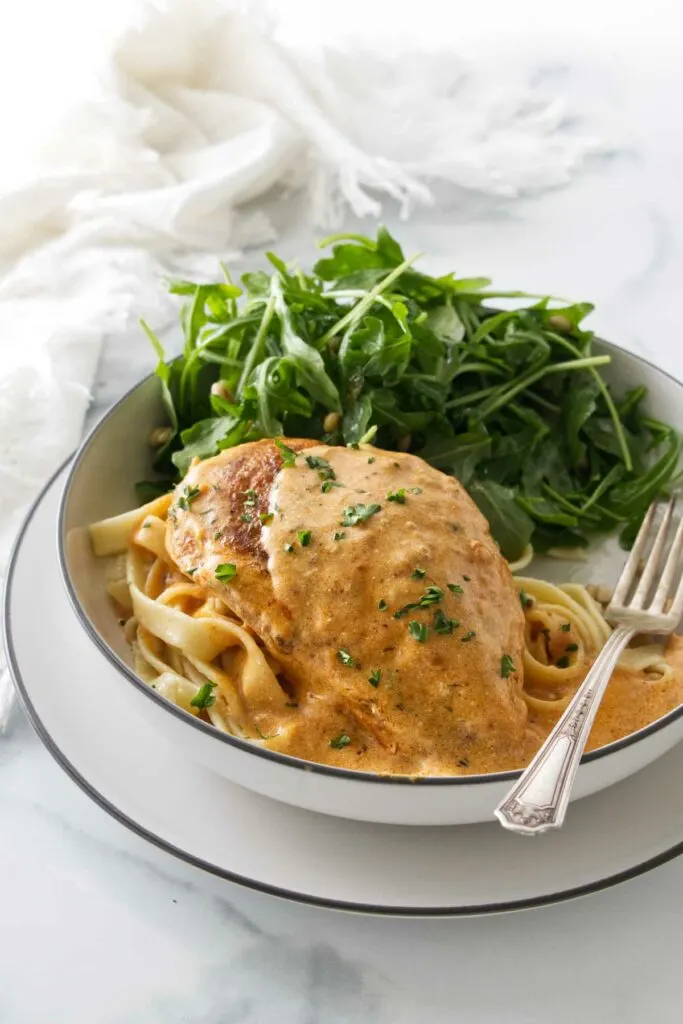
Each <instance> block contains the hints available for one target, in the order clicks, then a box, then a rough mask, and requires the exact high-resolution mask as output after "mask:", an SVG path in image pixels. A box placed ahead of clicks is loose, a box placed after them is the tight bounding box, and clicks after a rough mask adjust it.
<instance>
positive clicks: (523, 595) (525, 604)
mask: <svg viewBox="0 0 683 1024" xmlns="http://www.w3.org/2000/svg"><path fill="white" fill-rule="evenodd" d="M519 601H520V604H521V605H522V608H524V609H525V610H526V609H527V608H531V606H532V604H533V603H534V602H533V600H532V598H530V597H529V595H528V594H527V592H526V590H520V592H519Z"/></svg>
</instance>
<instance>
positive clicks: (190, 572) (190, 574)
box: [187, 566, 197, 576]
mask: <svg viewBox="0 0 683 1024" xmlns="http://www.w3.org/2000/svg"><path fill="white" fill-rule="evenodd" d="M196 571H197V566H195V567H194V569H188V570H187V575H188V576H194V574H195V573H196Z"/></svg>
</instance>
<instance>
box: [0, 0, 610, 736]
mask: <svg viewBox="0 0 683 1024" xmlns="http://www.w3.org/2000/svg"><path fill="white" fill-rule="evenodd" d="M139 13H140V18H139V19H138V24H137V25H136V26H135V28H130V29H129V30H127V31H125V32H124V33H123V34H121V35H119V36H118V38H116V39H115V40H114V41H113V43H112V46H111V50H110V55H109V60H108V63H107V66H106V67H104V68H103V69H102V75H101V79H100V87H99V92H98V93H97V94H95V95H93V96H91V97H90V98H89V99H88V100H87V102H83V104H82V105H81V106H80V108H79V109H76V110H72V111H69V112H68V115H67V116H65V118H64V119H63V121H62V122H61V124H60V125H59V128H58V130H56V131H55V132H54V134H53V137H52V138H49V139H46V140H45V146H44V149H43V153H42V156H41V159H40V161H39V163H38V164H37V165H36V166H35V168H34V173H33V175H32V176H31V177H29V178H28V179H26V180H24V181H22V182H21V184H19V185H16V186H15V187H13V188H8V189H6V190H5V192H4V193H0V224H2V231H1V232H0V579H2V578H3V577H4V575H5V572H6V567H7V557H8V552H9V549H10V545H11V541H12V538H13V536H14V535H15V533H16V530H17V528H18V525H19V522H20V520H21V517H22V516H23V514H24V512H25V510H26V508H27V506H28V504H29V503H30V502H31V500H32V499H33V498H34V497H35V496H36V494H37V493H38V491H39V489H40V487H41V486H42V484H43V483H44V482H45V480H46V479H47V478H48V476H49V475H50V473H51V472H52V471H54V469H55V468H56V467H57V466H58V465H59V463H60V462H61V461H62V460H63V459H64V458H65V457H66V456H67V455H68V453H69V452H70V451H71V450H72V449H73V448H74V447H75V445H76V444H77V442H78V439H79V437H80V434H81V431H82V426H83V418H84V415H85V412H86V409H87V406H88V402H89V397H90V389H91V386H92V383H93V380H94V375H95V372H96V367H97V363H98V358H99V355H100V350H101V346H102V343H103V339H105V338H108V339H110V340H109V343H110V344H112V345H115V344H116V338H117V336H119V337H120V336H121V335H122V334H123V332H125V331H126V330H127V329H129V327H130V324H131V323H132V322H133V321H134V319H135V318H137V317H138V316H139V315H140V314H141V313H142V312H144V313H145V315H146V317H147V318H148V319H149V320H150V321H151V322H153V323H155V322H156V323H157V324H158V323H159V322H160V321H163V319H164V318H165V317H167V316H168V315H169V314H170V307H169V306H168V299H166V298H165V297H164V295H163V293H162V291H161V289H160V287H159V281H158V278H159V276H160V274H161V273H163V272H168V271H169V270H177V269H178V268H182V270H184V271H189V272H192V271H193V270H194V271H195V272H201V268H204V269H205V268H206V266H207V257H212V258H213V257H218V256H220V257H221V258H223V259H225V258H226V257H227V258H229V256H230V254H231V253H233V254H234V253H235V251H238V250H240V249H241V248H242V247H244V246H246V245H250V246H254V245H256V246H260V245H263V244H265V243H267V242H270V241H271V240H272V238H273V237H274V234H275V232H274V228H273V225H272V224H271V223H270V221H269V219H268V217H267V216H266V214H265V212H264V211H263V209H261V208H260V207H259V199H260V198H261V197H264V196H265V194H266V193H268V192H269V191H272V189H273V188H274V187H277V188H279V189H281V190H283V191H284V192H285V194H286V192H287V190H292V189H295V188H296V189H304V190H306V191H307V193H308V198H309V203H310V216H311V220H312V222H315V223H317V224H320V225H327V226H332V225H334V224H336V223H337V222H338V221H339V219H340V217H341V216H342V215H343V211H344V210H345V209H350V210H351V211H352V212H353V213H354V214H356V215H359V216H369V217H376V216H377V215H378V214H379V213H380V210H381V202H382V200H383V199H385V198H386V197H392V198H393V199H394V200H396V201H397V202H398V203H399V204H400V207H401V210H402V212H403V213H404V215H407V214H408V213H409V212H410V210H411V208H412V207H413V206H414V205H415V204H416V203H428V202H430V201H431V195H432V194H431V191H430V186H431V185H433V184H434V183H435V182H439V181H441V182H447V183H449V184H451V185H455V186H459V187H461V188H463V189H473V190H477V191H479V192H484V193H489V194H492V195H499V196H506V197H514V196H516V195H520V194H524V193H529V192H533V191H534V190H538V189H542V188H547V187H551V186H557V185H560V184H563V183H564V182H566V181H567V180H569V178H570V176H571V175H572V173H574V171H575V170H576V169H577V168H578V167H579V166H580V165H581V163H582V161H583V160H584V158H585V157H586V155H587V154H588V153H590V152H591V151H593V150H594V149H595V147H596V143H595V142H594V140H592V139H589V138H586V137H580V136H577V135H576V134H573V133H572V132H571V131H570V130H568V129H566V128H565V126H564V121H563V118H564V110H563V106H562V104H561V102H560V101H559V100H557V99H554V100H551V101H548V99H547V98H546V97H543V96H540V95H538V94H537V93H536V92H535V91H534V90H533V89H532V88H531V87H529V86H528V85H527V84H525V83H524V82H523V81H521V82H520V81H519V80H510V79H508V78H506V77H505V75H503V74H502V73H501V71H500V66H499V65H497V64H496V62H495V61H492V62H491V64H490V65H489V66H487V67H478V66H475V67H470V66H469V65H468V64H467V62H466V61H464V60H463V59H461V58H458V57H456V56H455V55H454V54H453V53H452V52H449V53H445V54H442V55H439V54H434V53H431V54H428V55H427V54H424V55H420V54H412V55H411V57H410V59H409V60H405V59H402V56H401V55H400V54H396V55H395V56H394V58H393V59H387V58H381V57H379V56H377V55H376V54H375V53H374V52H373V51H368V52H361V51H356V52H354V53H345V54H343V53H327V54H320V55H318V56H317V57H316V58H312V57H311V56H310V55H309V56H307V57H304V56H303V55H301V54H297V53H295V52H293V51H291V50H285V49H283V47H282V46H279V45H277V44H276V43H275V42H274V40H273V37H272V35H271V33H270V32H269V31H268V29H267V28H264V27H263V26H262V25H261V24H260V23H259V22H258V21H254V20H250V19H249V18H247V17H245V16H244V15H243V14H242V13H239V12H237V11H236V10H234V9H231V8H230V7H226V6H225V4H221V3H219V2H218V0H174V2H171V3H169V4H167V5H166V6H165V8H164V9H159V8H158V7H151V6H150V7H142V8H141V9H140V12H139ZM8 155H9V150H8V152H7V153H6V154H4V156H3V159H6V158H7V156H8ZM370 230H372V226H371V227H370ZM0 657H1V656H0ZM3 680H4V681H2V682H0V729H1V728H2V726H3V723H4V722H5V721H6V718H7V711H8V707H9V705H10V700H11V698H10V690H9V684H8V681H7V674H6V673H5V675H4V676H3Z"/></svg>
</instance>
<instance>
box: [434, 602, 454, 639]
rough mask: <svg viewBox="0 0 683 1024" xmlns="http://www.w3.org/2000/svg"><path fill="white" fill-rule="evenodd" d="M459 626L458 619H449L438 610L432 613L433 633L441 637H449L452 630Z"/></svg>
mask: <svg viewBox="0 0 683 1024" xmlns="http://www.w3.org/2000/svg"><path fill="white" fill-rule="evenodd" d="M459 625H460V622H459V620H458V619H449V618H448V617H447V616H446V615H444V613H443V612H442V611H441V609H440V608H437V609H436V611H435V612H434V632H435V633H440V634H441V636H450V634H451V633H452V632H453V630H454V629H457V628H458V626H459Z"/></svg>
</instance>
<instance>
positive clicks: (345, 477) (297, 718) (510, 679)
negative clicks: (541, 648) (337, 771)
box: [166, 440, 537, 775]
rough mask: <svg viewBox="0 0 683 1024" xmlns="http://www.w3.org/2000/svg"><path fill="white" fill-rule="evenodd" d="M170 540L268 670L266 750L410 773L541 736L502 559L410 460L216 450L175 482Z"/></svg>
mask: <svg viewBox="0 0 683 1024" xmlns="http://www.w3.org/2000/svg"><path fill="white" fill-rule="evenodd" d="M166 544H167V548H168V552H169V555H170V557H171V559H172V560H173V561H174V563H175V564H176V565H177V567H178V568H179V569H180V571H181V572H184V573H186V574H188V575H190V576H191V578H192V580H193V581H194V582H195V583H198V584H199V585H200V586H201V587H203V588H204V589H206V590H209V591H212V592H214V593H215V594H217V595H219V596H220V598H221V599H222V600H223V601H224V602H225V604H226V605H227V606H228V607H229V608H230V609H231V610H232V611H233V612H234V613H235V614H236V615H237V616H238V617H239V618H240V619H242V620H243V621H244V623H245V624H246V625H247V627H249V629H250V630H251V631H252V632H253V633H254V635H255V636H256V637H257V638H259V639H260V641H261V643H262V644H263V646H264V648H265V649H266V651H267V652H268V653H269V655H271V656H272V658H273V659H274V660H275V662H276V663H277V666H279V671H280V674H281V678H282V681H283V687H284V689H283V701H282V705H283V706H282V710H281V711H280V710H279V709H274V710H273V711H272V712H271V713H270V715H269V716H266V719H263V720H262V723H263V724H262V725H261V731H264V732H265V730H264V729H263V725H265V726H266V728H267V729H268V734H267V735H268V737H269V738H271V737H272V738H273V739H272V742H270V743H269V745H270V746H274V747H276V748H277V749H279V750H282V751H283V752H286V753H289V754H292V755H294V756H297V757H301V758H304V759H307V760H311V761H318V762H322V763H327V764H333V765H338V766H340V767H346V768H353V769H356V770H361V771H375V772H391V773H406V774H413V775H438V774H461V773H473V772H488V771H500V770H504V769H506V768H514V767H518V766H520V765H522V764H524V763H525V762H526V761H527V760H528V756H529V753H530V750H531V749H532V748H533V747H534V746H537V740H536V741H534V738H533V736H531V735H530V733H529V731H528V729H527V712H526V705H525V703H524V701H523V699H522V697H521V689H522V676H521V669H522V651H523V642H524V616H523V613H522V608H521V606H520V601H519V597H518V595H517V592H516V590H515V587H514V585H513V581H512V577H511V574H510V571H509V569H508V566H507V564H506V562H505V560H504V559H503V558H502V556H501V554H500V552H499V550H498V548H497V546H496V545H495V543H494V542H493V540H492V539H491V536H490V533H489V529H488V525H487V523H486V521H485V519H484V518H483V516H482V515H481V513H480V512H479V510H478V509H477V508H476V506H475V505H474V503H473V502H472V501H471V499H470V498H469V497H468V495H467V494H466V492H465V490H464V489H463V488H462V486H461V485H460V484H459V483H458V482H457V480H455V479H453V478H452V477H449V476H445V475H444V474H443V473H440V472H439V471H437V470H435V469H432V468H431V467H430V466H428V465H427V464H426V463H425V462H423V461H422V460H421V459H419V458H416V457H415V456H412V455H406V454H400V453H395V452H387V451H383V450H381V449H375V448H371V447H367V446H364V447H362V448H359V449H351V448H342V447H330V446H327V445H321V444H317V443H316V442H312V441H305V440H285V441H284V442H281V443H279V446H278V443H276V442H274V441H271V440H264V441H258V442H255V443H252V444H245V445H242V446H240V447H238V448H233V449H228V450H226V451H224V452H222V453H221V454H220V455H218V456H216V457H215V458H211V459H207V460H206V461H204V462H197V463H195V464H194V465H193V466H192V467H191V469H190V470H189V472H188V474H187V476H186V478H185V480H184V481H183V482H182V484H180V485H179V487H178V488H177V491H176V495H175V498H174V504H173V506H172V510H171V514H170V515H169V519H168V526H167V538H166ZM226 563H227V564H230V565H234V566H235V569H236V572H235V575H234V576H233V578H232V579H230V580H225V579H224V580H221V579H220V578H217V575H216V571H217V569H218V567H219V566H221V565H223V566H224V565H225V564H226ZM218 575H219V576H220V575H225V574H224V573H221V572H220V570H219V573H218ZM285 726H286V728H285ZM278 737H279V739H278Z"/></svg>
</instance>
